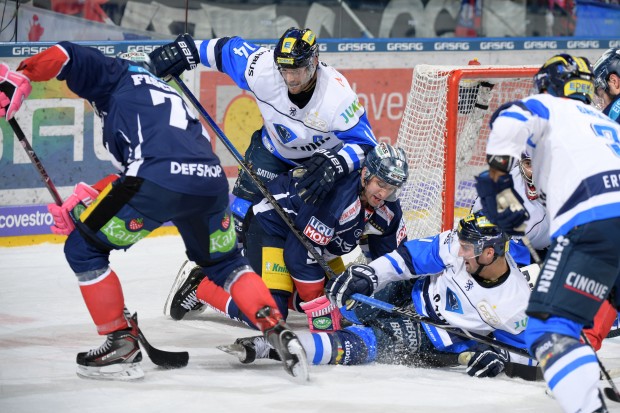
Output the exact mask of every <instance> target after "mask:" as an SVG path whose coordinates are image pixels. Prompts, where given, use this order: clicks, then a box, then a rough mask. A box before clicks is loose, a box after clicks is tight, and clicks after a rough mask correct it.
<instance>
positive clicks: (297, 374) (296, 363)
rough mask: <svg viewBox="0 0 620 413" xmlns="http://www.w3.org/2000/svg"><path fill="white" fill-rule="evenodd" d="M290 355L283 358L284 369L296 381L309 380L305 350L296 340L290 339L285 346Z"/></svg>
mask: <svg viewBox="0 0 620 413" xmlns="http://www.w3.org/2000/svg"><path fill="white" fill-rule="evenodd" d="M286 347H287V349H288V352H289V353H290V355H291V356H292V357H291V358H289V359H288V360H284V361H283V362H284V369H285V370H286V371H287V373H288V374H290V375H291V376H293V377H294V378H295V380H296V381H299V382H307V381H309V380H310V369H309V367H308V358H307V357H306V351H305V350H304V348H303V347H302V345H301V343H300V342H299V341H298V340H291V341H290V342H289V343H288V345H287V346H286Z"/></svg>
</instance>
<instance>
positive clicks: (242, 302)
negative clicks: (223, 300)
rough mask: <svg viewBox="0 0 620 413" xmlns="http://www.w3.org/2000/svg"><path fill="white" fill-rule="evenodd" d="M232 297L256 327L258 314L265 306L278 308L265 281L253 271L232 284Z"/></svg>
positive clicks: (244, 274) (242, 275) (247, 272)
mask: <svg viewBox="0 0 620 413" xmlns="http://www.w3.org/2000/svg"><path fill="white" fill-rule="evenodd" d="M230 295H231V297H232V299H233V300H234V301H235V303H237V305H238V306H239V309H240V310H241V311H242V312H243V314H245V315H246V316H247V317H248V318H249V319H250V321H252V324H254V325H256V313H257V312H258V311H259V310H260V309H262V308H263V307H265V306H267V307H271V308H274V309H275V308H277V305H276V302H275V301H274V299H273V297H272V296H271V293H270V292H269V290H268V289H267V286H266V285H265V283H264V282H263V280H262V279H261V278H260V276H259V275H258V274H256V273H255V272H252V271H246V272H245V273H243V274H241V275H240V276H239V277H238V278H237V279H236V280H235V281H234V282H233V283H232V285H231V286H230Z"/></svg>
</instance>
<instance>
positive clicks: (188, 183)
mask: <svg viewBox="0 0 620 413" xmlns="http://www.w3.org/2000/svg"><path fill="white" fill-rule="evenodd" d="M187 51H188V53H187V54H184V56H186V57H185V58H187V59H190V58H192V56H194V55H195V56H197V51H196V50H195V48H194V49H193V50H191V49H187ZM196 59H197V57H196ZM194 61H195V60H194ZM185 64H188V63H187V62H185ZM152 72H153V68H152V66H151V60H150V58H149V56H148V55H146V54H144V53H128V54H125V55H123V56H122V57H119V58H112V57H106V56H104V55H103V54H102V53H101V52H100V51H98V50H96V49H94V48H91V47H84V46H79V45H77V44H73V43H70V42H60V43H59V44H57V45H55V46H52V47H50V48H49V49H47V50H45V51H43V52H41V53H38V54H36V55H34V56H32V57H30V58H28V59H26V60H24V61H23V62H21V63H20V65H19V67H18V71H11V70H10V69H9V67H8V66H7V65H5V64H1V65H0V86H1V87H2V89H1V90H2V93H0V104H1V107H2V112H1V113H0V115H1V116H6V118H7V119H11V118H12V116H13V115H14V114H15V112H16V111H17V110H18V109H19V107H20V105H21V103H22V101H23V100H24V99H25V98H26V97H27V96H28V94H29V93H30V91H31V89H32V88H31V86H30V82H31V81H37V82H40V81H48V80H51V79H54V78H56V79H58V80H61V81H66V83H67V86H68V87H69V89H70V90H71V91H72V92H74V93H75V94H77V95H78V96H80V97H82V98H84V99H86V100H88V102H89V103H90V104H91V105H92V107H93V109H94V111H95V114H96V115H97V116H99V117H100V118H101V121H102V125H103V143H104V145H105V147H106V148H107V149H108V151H109V152H110V155H111V159H112V163H113V164H114V166H116V167H117V168H118V169H119V170H120V177H118V179H115V180H108V181H102V182H100V183H98V184H96V185H93V186H92V187H91V186H89V185H86V184H85V183H79V184H78V185H77V186H76V187H75V191H74V193H73V194H72V195H71V196H69V197H68V198H67V200H66V201H65V202H64V203H63V204H62V205H55V204H50V206H49V210H50V212H51V213H52V216H53V217H54V226H53V227H52V230H53V232H54V233H56V234H62V235H68V238H67V240H66V242H65V247H64V253H65V257H66V259H67V261H68V263H69V266H70V267H71V269H72V270H73V272H74V273H75V276H76V278H77V282H78V285H79V288H80V292H81V293H82V297H83V299H84V302H85V304H86V307H87V308H88V311H89V313H90V315H91V317H92V320H93V323H94V324H95V326H96V331H97V333H98V334H99V335H103V336H106V341H105V342H104V343H103V344H102V345H101V347H99V348H95V349H93V350H90V351H88V352H83V353H79V354H78V355H77V364H78V374H79V375H80V376H85V377H93V378H103V379H109V378H117V379H123V380H129V379H134V378H140V377H142V376H143V375H144V373H143V371H142V369H141V367H140V365H139V362H140V361H141V359H142V354H141V351H140V346H139V344H138V339H139V338H138V324H137V318H136V317H135V316H134V317H127V316H126V315H125V313H124V308H125V301H124V298H123V290H122V288H121V283H120V280H119V277H117V275H116V273H115V272H114V270H113V269H112V268H110V261H109V257H110V253H111V251H113V250H126V249H128V248H130V247H131V246H132V245H134V244H135V243H137V242H138V241H140V240H141V239H142V238H144V237H146V236H147V235H148V234H150V233H151V231H153V230H154V229H156V228H158V227H159V226H160V225H162V224H163V223H164V222H166V221H172V222H173V223H174V224H175V225H176V227H177V228H178V230H179V232H180V234H181V237H182V238H183V241H184V243H185V245H186V249H187V256H188V258H189V259H191V260H193V261H195V262H197V263H198V264H199V265H200V269H201V271H203V272H204V274H205V275H206V277H208V278H209V279H211V280H212V281H213V282H214V283H215V284H217V285H219V286H221V287H222V288H224V289H226V291H227V292H228V293H230V295H231V296H232V297H235V298H236V299H237V302H238V303H239V306H240V307H242V309H243V311H244V313H245V314H246V315H247V316H248V319H249V321H250V322H251V323H252V324H253V325H255V326H256V327H257V328H259V329H260V330H261V331H263V332H264V333H265V335H266V337H267V338H268V340H269V341H271V342H273V344H274V345H275V346H276V348H277V352H278V353H279V354H280V355H281V356H283V361H284V365H285V368H286V369H287V371H288V372H289V373H290V374H292V375H295V376H299V377H303V378H307V366H306V363H305V354H304V353H303V349H302V348H301V346H300V344H299V342H298V341H297V338H296V337H295V335H294V334H293V333H292V332H291V331H290V330H289V328H288V327H287V325H286V324H285V323H284V319H283V318H282V315H281V314H280V312H279V311H278V309H277V306H276V303H275V302H274V300H273V298H272V297H271V294H270V293H269V290H268V289H267V287H266V286H265V284H264V283H263V281H262V280H261V278H260V277H259V276H258V275H257V274H256V273H255V272H254V271H253V270H252V268H251V267H250V265H249V262H248V260H247V258H245V257H243V256H242V255H241V253H240V251H239V250H238V249H237V246H236V239H235V232H234V228H233V225H232V223H231V221H232V218H231V212H230V208H229V206H228V181H227V179H226V176H225V175H224V173H223V170H222V167H221V165H220V161H219V159H218V158H217V156H216V155H215V154H214V153H213V150H212V147H211V141H210V138H209V136H208V135H207V134H206V131H205V130H204V128H203V127H202V125H201V124H200V122H199V121H198V119H197V118H196V116H195V114H193V113H192V111H190V110H189V109H188V107H187V106H186V105H185V103H184V102H183V100H182V99H181V97H180V96H179V95H178V94H177V92H176V91H175V90H174V89H173V88H171V87H170V86H168V85H167V84H166V83H164V82H163V81H161V80H160V79H158V78H157V77H155V76H154V75H153V74H152ZM183 165H186V166H187V165H194V166H196V165H197V166H198V167H199V169H197V171H202V173H199V172H196V173H179V172H180V168H181V166H183ZM110 181H112V182H110ZM213 242H217V243H218V245H219V246H220V247H219V248H218V249H217V250H214V249H212V248H210V246H211V245H212V243H213Z"/></svg>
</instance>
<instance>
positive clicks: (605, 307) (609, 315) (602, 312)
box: [583, 300, 618, 351]
mask: <svg viewBox="0 0 620 413" xmlns="http://www.w3.org/2000/svg"><path fill="white" fill-rule="evenodd" d="M617 316H618V312H617V311H616V309H615V308H614V307H613V306H612V305H611V304H610V303H609V301H607V300H604V301H603V304H602V305H601V307H600V308H599V309H598V312H597V313H596V315H595V316H594V325H593V326H592V328H588V329H584V330H583V332H584V334H585V335H586V337H588V340H589V341H590V344H592V347H593V348H594V350H595V351H599V350H600V348H601V345H602V343H603V339H604V338H605V337H607V334H608V333H609V330H611V326H612V325H613V324H614V321H615V320H616V317H617Z"/></svg>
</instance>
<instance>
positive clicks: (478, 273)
mask: <svg viewBox="0 0 620 413" xmlns="http://www.w3.org/2000/svg"><path fill="white" fill-rule="evenodd" d="M479 258H480V255H478V256H477V257H476V264H478V269H477V270H476V271H475V272H474V273H473V274H472V275H473V276H475V277H477V276H479V275H480V271H482V270H483V269H484V267H486V266H487V265H491V264H493V263H494V262H495V261H496V260H497V259H498V258H499V255H497V254H493V261H491V262H490V263H488V264H481V263H480V261H479V260H478V259H479Z"/></svg>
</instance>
